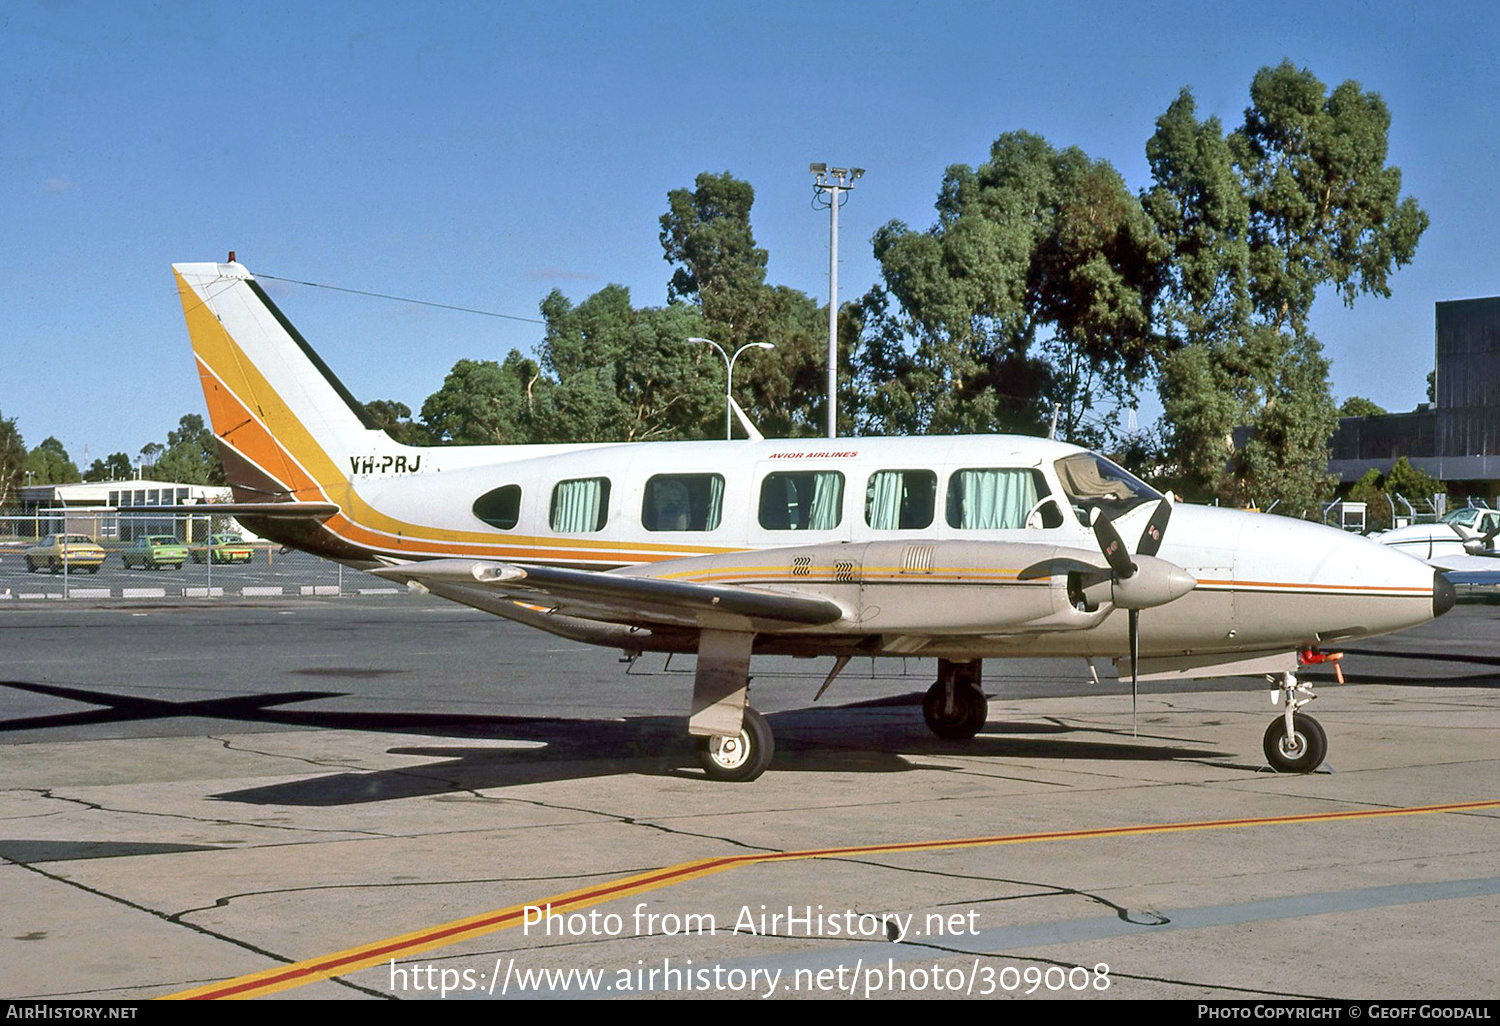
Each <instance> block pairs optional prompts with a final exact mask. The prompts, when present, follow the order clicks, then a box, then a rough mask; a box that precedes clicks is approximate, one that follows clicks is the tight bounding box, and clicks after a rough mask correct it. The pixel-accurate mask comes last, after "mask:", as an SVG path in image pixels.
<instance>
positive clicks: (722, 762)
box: [693, 705, 776, 783]
mask: <svg viewBox="0 0 1500 1026" xmlns="http://www.w3.org/2000/svg"><path fill="white" fill-rule="evenodd" d="M693 741H694V742H695V743H696V744H697V746H698V761H699V762H700V763H702V764H703V771H704V772H705V773H707V774H708V777H709V779H710V780H727V781H730V782H732V783H745V782H747V781H750V780H754V779H755V778H756V777H758V776H760V775H761V774H762V773H764V772H765V771H766V769H767V768H768V767H769V766H770V765H771V757H772V756H773V755H775V754H776V739H775V738H774V737H773V736H772V734H771V725H770V724H769V723H767V722H766V718H765V717H764V716H762V715H761V714H760V713H758V712H756V711H755V710H754V709H752V708H750V707H749V706H748V705H747V706H745V720H744V724H743V725H742V726H741V727H740V732H739V734H737V735H736V736H734V737H697V738H694V739H693Z"/></svg>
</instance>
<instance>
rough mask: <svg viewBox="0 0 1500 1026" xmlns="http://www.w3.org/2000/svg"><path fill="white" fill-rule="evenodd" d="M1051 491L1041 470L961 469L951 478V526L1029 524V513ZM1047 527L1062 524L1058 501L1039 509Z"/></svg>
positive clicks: (981, 527) (1015, 526) (1004, 528)
mask: <svg viewBox="0 0 1500 1026" xmlns="http://www.w3.org/2000/svg"><path fill="white" fill-rule="evenodd" d="M1050 494H1051V491H1050V490H1049V489H1048V488H1047V482H1046V480H1045V479H1044V478H1043V477H1042V472H1041V471H1040V470H1035V469H1031V468H1025V469H1019V468H1014V469H1013V468H1006V467H1000V468H986V469H978V470H960V471H957V472H956V473H954V475H953V476H952V477H950V478H949V479H948V526H949V527H956V528H958V529H959V530H962V531H1008V530H1020V529H1021V528H1024V527H1025V526H1026V514H1028V513H1030V512H1031V510H1032V508H1033V507H1035V506H1036V504H1037V503H1038V502H1039V501H1040V500H1042V499H1044V498H1046V497H1047V496H1048V495H1050ZM1039 512H1040V513H1041V517H1042V526H1043V527H1061V526H1062V513H1061V512H1060V511H1059V510H1058V507H1057V503H1055V502H1049V503H1047V504H1046V505H1044V506H1042V507H1041V509H1040V510H1039Z"/></svg>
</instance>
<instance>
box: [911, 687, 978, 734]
mask: <svg viewBox="0 0 1500 1026" xmlns="http://www.w3.org/2000/svg"><path fill="white" fill-rule="evenodd" d="M989 715H990V704H989V702H988V701H987V700H986V699H985V697H984V692H983V691H981V690H979V689H978V688H977V687H974V686H973V685H972V684H954V685H953V700H952V702H949V700H948V687H947V685H946V684H944V683H943V682H942V681H938V682H937V683H936V684H934V685H933V686H932V687H930V688H928V689H927V695H926V697H925V698H923V699H922V718H923V719H924V720H926V721H927V729H928V730H930V731H932V732H933V733H934V734H936V735H937V736H938V737H940V738H943V739H944V740H946V741H967V740H968V739H969V738H971V737H973V736H974V735H975V734H977V733H979V732H980V731H981V730H983V729H984V723H985V720H987V719H989Z"/></svg>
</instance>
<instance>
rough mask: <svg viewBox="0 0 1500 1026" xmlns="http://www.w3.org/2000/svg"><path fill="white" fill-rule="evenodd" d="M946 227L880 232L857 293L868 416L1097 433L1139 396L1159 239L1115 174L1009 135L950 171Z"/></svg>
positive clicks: (894, 424)
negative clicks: (872, 281) (1053, 419)
mask: <svg viewBox="0 0 1500 1026" xmlns="http://www.w3.org/2000/svg"><path fill="white" fill-rule="evenodd" d="M936 207H937V222H936V223H935V224H934V225H933V226H932V227H931V228H929V229H927V230H925V231H914V230H913V229H911V228H909V227H908V226H907V225H905V224H904V223H902V222H900V221H892V222H890V223H889V224H887V225H885V226H884V227H883V228H881V229H880V230H879V231H877V232H876V234H875V239H874V247H875V256H876V259H878V260H879V261H880V266H881V275H882V282H881V284H880V285H878V286H877V287H876V289H875V290H873V291H872V292H871V293H870V294H869V295H867V296H866V298H865V301H864V303H863V310H862V312H863V328H864V335H863V339H862V341H863V351H862V356H863V358H864V360H865V361H866V363H867V366H866V367H865V368H863V370H864V375H865V381H866V383H867V386H868V388H869V391H870V393H871V396H872V399H871V409H870V415H869V420H870V422H871V424H872V425H873V426H875V427H877V428H880V429H884V430H900V431H914V430H923V431H931V432H953V431H996V430H1007V429H1009V430H1016V429H1021V430H1026V429H1032V430H1035V429H1036V428H1037V427H1038V426H1039V425H1040V424H1041V423H1043V422H1044V421H1045V420H1046V418H1047V416H1048V413H1049V410H1050V409H1051V408H1052V406H1053V405H1054V404H1055V405H1056V406H1057V407H1059V408H1060V410H1061V420H1060V424H1059V434H1060V436H1061V437H1065V438H1075V439H1080V440H1086V441H1090V442H1098V441H1101V440H1102V438H1103V436H1105V435H1107V434H1108V433H1109V432H1110V429H1111V427H1112V425H1113V424H1114V423H1115V421H1116V419H1117V418H1118V414H1119V411H1120V409H1121V408H1124V407H1129V406H1132V405H1133V404H1134V403H1135V401H1136V395H1137V391H1138V388H1139V386H1140V384H1141V382H1142V381H1143V380H1144V379H1145V378H1146V377H1147V376H1148V374H1149V371H1150V369H1151V367H1152V366H1153V364H1154V361H1155V360H1156V359H1157V357H1158V356H1159V355H1160V351H1161V340H1160V339H1159V338H1157V337H1156V336H1155V335H1154V334H1153V331H1152V319H1153V314H1152V304H1153V302H1154V298H1155V296H1156V294H1157V292H1158V290H1159V284H1158V279H1159V276H1160V274H1161V273H1162V261H1163V258H1164V256H1165V248H1164V245H1163V242H1162V240H1161V238H1160V236H1159V235H1158V233H1157V230H1156V228H1155V226H1154V225H1153V223H1152V221H1151V219H1150V218H1148V217H1147V216H1146V214H1145V211H1144V210H1143V208H1142V206H1141V203H1140V201H1139V199H1138V198H1137V197H1136V196H1135V195H1133V194H1132V193H1131V192H1130V191H1129V190H1128V189H1127V188H1126V186H1125V183H1124V180H1123V179H1122V178H1121V177H1120V175H1119V173H1118V172H1116V171H1115V169H1114V168H1113V167H1112V166H1110V164H1109V163H1107V162H1106V161H1102V160H1094V159H1091V158H1090V157H1089V156H1088V155H1087V154H1085V153H1084V152H1083V151H1082V150H1080V149H1078V148H1077V147H1069V148H1067V149H1063V150H1058V149H1056V148H1054V147H1053V146H1052V145H1051V144H1050V143H1048V142H1047V141H1046V140H1045V139H1043V138H1042V137H1041V136H1038V135H1034V134H1031V133H1028V132H1011V133H1007V134H1005V135H1002V136H1001V137H1000V138H999V139H997V140H996V141H995V143H994V145H993V146H992V147H991V149H990V159H989V160H988V161H987V162H985V163H984V164H981V165H979V166H977V167H970V166H968V165H964V164H955V165H953V166H951V167H949V168H948V170H947V172H946V173H945V174H944V176H943V181H942V184H941V186H940V188H939V191H938V198H937V204H936Z"/></svg>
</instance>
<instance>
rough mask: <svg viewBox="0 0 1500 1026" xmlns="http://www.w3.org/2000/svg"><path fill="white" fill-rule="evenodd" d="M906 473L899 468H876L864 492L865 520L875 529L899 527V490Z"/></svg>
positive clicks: (892, 529) (900, 490)
mask: <svg viewBox="0 0 1500 1026" xmlns="http://www.w3.org/2000/svg"><path fill="white" fill-rule="evenodd" d="M905 477H906V474H905V472H904V471H900V470H878V471H876V472H875V473H874V474H873V475H871V477H870V484H869V487H868V488H867V489H866V492H865V521H866V522H867V523H868V524H869V525H870V526H871V527H873V528H875V529H876V530H877V531H895V530H897V529H899V528H900V527H901V492H902V485H903V483H904V479H905Z"/></svg>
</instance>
